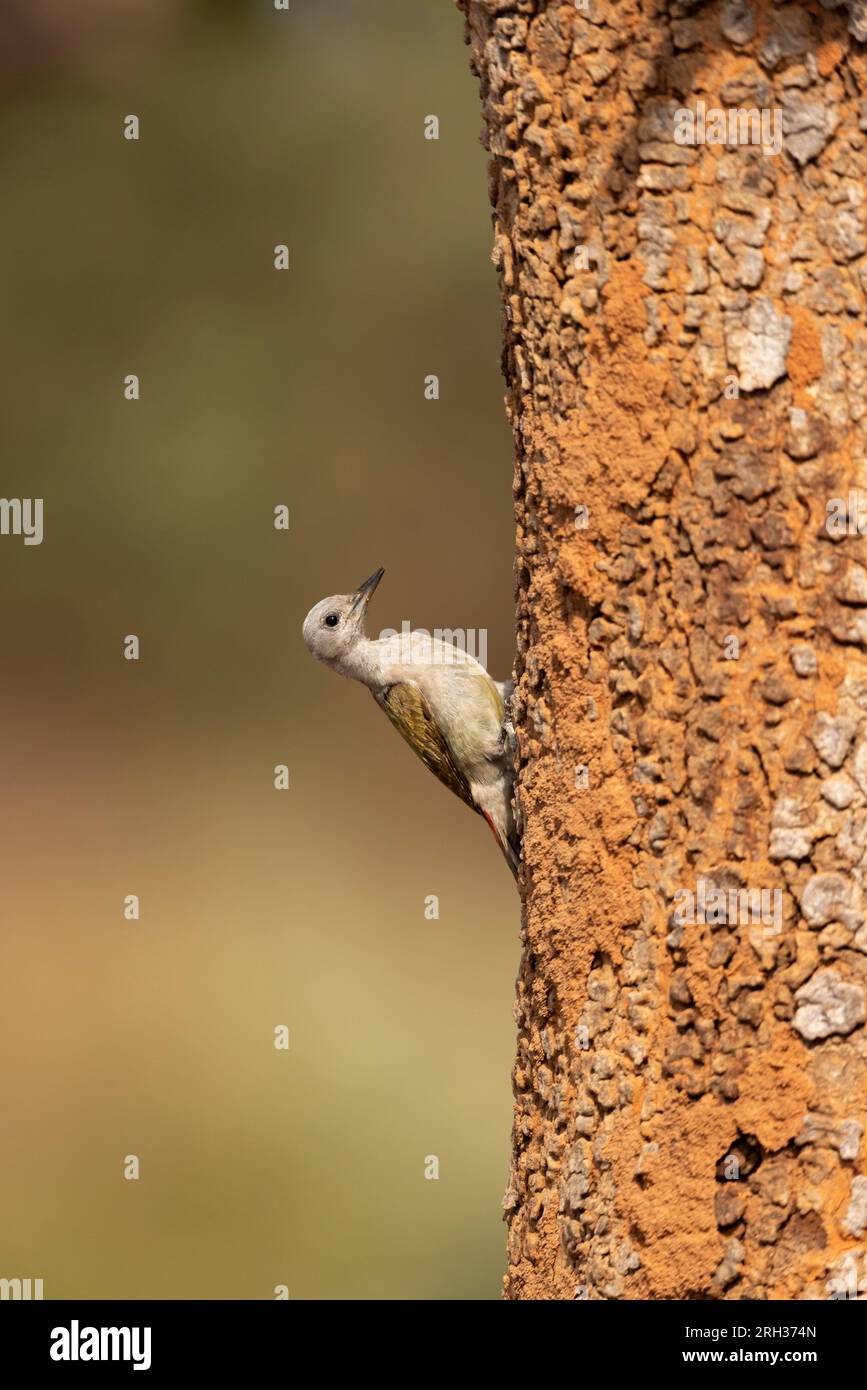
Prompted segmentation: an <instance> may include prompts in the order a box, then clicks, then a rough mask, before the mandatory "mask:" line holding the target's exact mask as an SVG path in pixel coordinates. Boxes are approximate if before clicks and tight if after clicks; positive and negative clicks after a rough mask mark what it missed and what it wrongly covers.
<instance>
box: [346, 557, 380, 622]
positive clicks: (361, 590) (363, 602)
mask: <svg viewBox="0 0 867 1390" xmlns="http://www.w3.org/2000/svg"><path fill="white" fill-rule="evenodd" d="M384 574H385V570H384V569H383V568H382V566H380V568H379V569H378V570H374V571H373V574H372V575H371V576H370V578H369V579H365V581H364V583H363V584H359V586H358V588H357V589H356V591H355V594H354V597H353V599H352V604H351V606H350V609H349V611H350V613H355V612H356V611H357V610H358V609H361V611H362V612H364V609H365V608H366V607H367V605H368V603H369V602H370V599H371V597H372V595H373V592H374V590H375V588H376V586H377V584H378V583H379V581H380V579H381V578H382V576H383V575H384Z"/></svg>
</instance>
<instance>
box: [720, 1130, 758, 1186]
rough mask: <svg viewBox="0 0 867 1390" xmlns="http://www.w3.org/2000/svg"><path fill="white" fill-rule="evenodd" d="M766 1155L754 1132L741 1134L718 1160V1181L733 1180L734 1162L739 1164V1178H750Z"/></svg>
mask: <svg viewBox="0 0 867 1390" xmlns="http://www.w3.org/2000/svg"><path fill="white" fill-rule="evenodd" d="M764 1156H765V1151H764V1149H763V1148H762V1146H761V1144H760V1143H759V1141H758V1139H757V1138H756V1136H755V1135H754V1134H739V1135H738V1137H737V1139H735V1141H734V1143H733V1144H731V1145H730V1147H729V1148H728V1150H727V1151H726V1152H725V1153H724V1154H723V1156H722V1158H720V1159H719V1161H718V1162H717V1165H716V1178H717V1182H731V1181H732V1180H733V1172H732V1169H733V1165H734V1163H736V1164H737V1178H748V1177H749V1176H750V1174H751V1173H754V1172H755V1171H756V1169H757V1168H758V1166H759V1164H760V1163H761V1161H762V1159H763V1158H764Z"/></svg>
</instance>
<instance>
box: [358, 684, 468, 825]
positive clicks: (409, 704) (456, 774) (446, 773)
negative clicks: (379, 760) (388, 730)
mask: <svg viewBox="0 0 867 1390" xmlns="http://www.w3.org/2000/svg"><path fill="white" fill-rule="evenodd" d="M374 698H375V700H376V703H377V704H378V705H380V706H381V708H382V709H384V710H385V712H386V714H387V715H388V717H389V719H390V720H391V722H392V724H393V725H394V727H395V728H396V729H397V732H398V733H399V734H400V736H401V738H403V739H405V740H406V742H407V743H408V744H409V746H410V748H411V749H412V750H413V752H414V753H416V754H417V755H418V756H419V757H420V758H421V760H422V762H423V763H424V765H425V767H426V768H429V769H430V771H431V772H432V773H433V774H434V776H435V777H438V778H439V779H440V781H441V782H444V783H445V785H446V786H447V787H448V788H449V789H450V790H451V791H453V792H454V793H455V795H456V796H459V797H460V798H461V801H465V802H466V803H467V805H468V806H471V807H472V809H473V810H474V811H478V809H479V808H478V807H477V806H476V804H475V802H474V801H473V797H472V793H471V791H470V784H469V782H468V781H467V779H466V777H465V776H464V774H463V773H462V772H461V770H460V768H459V767H458V765H457V763H456V762H455V758H454V754H453V753H452V750H451V749H450V748H449V745H448V743H447V742H446V740H445V739H444V738H443V735H442V734H441V732H440V730H439V728H438V727H437V724H436V721H435V719H434V717H433V715H432V714H431V711H430V707H429V705H428V703H427V701H426V700H425V698H424V696H423V695H422V693H421V691H420V690H419V688H418V686H417V685H410V684H407V683H405V682H399V683H398V684H397V685H391V686H389V687H388V689H387V690H385V691H383V692H382V693H381V694H377V695H375V696H374Z"/></svg>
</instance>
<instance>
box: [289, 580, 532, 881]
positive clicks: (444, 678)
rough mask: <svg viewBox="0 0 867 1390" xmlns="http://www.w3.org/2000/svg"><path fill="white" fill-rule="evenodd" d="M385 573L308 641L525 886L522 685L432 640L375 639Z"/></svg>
mask: <svg viewBox="0 0 867 1390" xmlns="http://www.w3.org/2000/svg"><path fill="white" fill-rule="evenodd" d="M384 573H385V570H383V569H378V570H375V571H374V573H373V574H372V575H371V576H370V578H369V579H365V581H364V583H363V584H361V585H359V587H358V588H357V589H356V590H355V592H354V593H352V594H337V595H335V597H333V598H324V599H322V601H321V603H317V604H316V605H315V606H314V607H313V608H311V609H310V612H309V613H308V614H307V617H306V618H305V619H304V627H303V629H302V631H303V636H304V641H305V643H306V645H307V647H308V649H309V651H310V652H311V653H312V654H313V656H315V657H316V659H317V661H322V662H324V664H325V665H326V666H330V667H331V669H332V670H334V671H337V672H339V673H340V675H341V676H348V677H349V678H350V679H352V680H357V681H360V682H361V684H362V685H366V686H367V688H368V690H369V691H370V692H371V694H372V695H373V698H374V700H375V701H376V703H377V704H378V705H379V708H380V709H381V710H384V711H385V713H386V714H387V715H388V717H389V719H390V720H391V722H392V724H393V725H394V727H395V728H396V729H397V731H398V733H399V734H400V735H401V737H402V738H403V739H405V740H406V742H407V743H408V744H409V746H410V748H411V749H412V750H413V752H414V753H416V754H417V755H418V757H419V758H421V760H422V762H423V763H424V765H425V767H427V768H429V769H430V771H431V772H432V773H434V775H435V776H436V777H438V778H439V780H440V781H441V782H444V783H445V785H446V786H447V787H449V788H450V790H451V791H453V792H454V793H455V795H456V796H459V797H460V798H461V800H462V801H465V802H466V804H467V805H468V806H470V807H472V809H473V810H474V811H477V812H478V814H479V815H480V816H484V818H485V820H486V821H487V822H488V825H489V826H490V827H491V830H492V831H493V834H494V839H495V840H496V841H497V844H498V845H499V847H500V849H501V851H502V853H503V856H504V857H505V860H506V863H507V864H508V865H509V868H510V869H511V871H512V873H513V874H514V876H515V878H516V879H517V877H518V865H519V863H520V858H519V845H518V838H517V834H516V831H515V822H514V818H513V815H512V772H511V767H510V760H509V750H508V748H507V746H506V740H507V737H508V735H509V734H510V732H511V724H510V722H509V699H510V696H511V693H512V689H513V683H512V682H511V681H495V680H492V679H491V677H490V676H489V675H488V673H487V671H486V670H485V668H484V666H482V665H481V664H480V663H479V662H478V661H476V659H475V658H474V657H472V656H470V655H469V654H468V653H467V652H465V651H462V650H461V648H460V647H457V646H455V645H454V644H453V643H451V642H444V641H443V640H442V639H441V638H438V637H432V636H431V635H430V633H428V632H409V633H401V634H394V635H393V636H385V637H379V638H376V639H372V638H370V637H368V636H367V634H366V633H365V630H364V619H365V614H366V612H367V605H368V604H369V602H370V600H371V597H372V596H373V593H374V591H375V589H376V586H377V585H378V583H379V581H380V579H381V578H382V576H383V574H384Z"/></svg>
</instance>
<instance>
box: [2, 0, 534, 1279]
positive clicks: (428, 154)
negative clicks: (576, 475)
mask: <svg viewBox="0 0 867 1390" xmlns="http://www.w3.org/2000/svg"><path fill="white" fill-rule="evenodd" d="M0 38H2V45H0V48H2V54H3V56H2V58H0V83H2V102H3V129H4V138H3V140H2V146H0V164H2V173H3V183H4V186H5V188H6V191H7V198H6V211H5V216H4V233H3V235H4V239H5V248H4V255H3V257H2V266H0V277H2V293H3V307H4V318H5V322H6V340H7V353H6V360H5V363H4V370H3V373H2V378H0V392H2V406H0V408H2V418H3V429H4V436H5V437H4V446H5V447H4V451H3V484H2V492H3V495H5V496H6V497H18V496H20V497H24V496H26V497H37V496H41V497H43V498H44V499H45V539H44V543H43V544H42V546H40V547H24V546H23V544H22V541H21V539H20V538H14V537H12V536H6V537H0V577H2V587H3V595H4V602H3V604H2V606H0V639H2V653H3V672H4V678H3V682H2V687H0V689H2V711H0V713H2V739H3V773H4V784H5V795H4V796H3V798H2V817H3V825H2V832H3V844H4V847H5V851H6V853H5V856H4V895H3V897H4V914H3V917H4V922H3V931H2V935H0V979H2V986H0V989H2V1008H0V1035H2V1047H3V1056H4V1059H5V1066H4V1068H3V1073H2V1081H0V1100H2V1110H3V1116H4V1124H3V1126H2V1130H0V1172H2V1178H3V1181H2V1187H0V1192H2V1196H0V1275H2V1276H4V1277H14V1276H17V1277H33V1278H36V1277H41V1278H43V1279H44V1281H45V1294H46V1297H48V1298H61V1297H83V1298H96V1297H114V1298H143V1297H163V1298H270V1297H272V1296H273V1289H274V1286H275V1285H276V1284H281V1283H285V1284H288V1286H289V1290H290V1295H291V1296H292V1297H294V1298H381V1297H391V1298H496V1297H498V1296H499V1288H500V1276H501V1273H502V1270H503V1265H504V1253H503V1251H504V1237H505V1231H504V1227H503V1226H502V1223H501V1212H500V1201H501V1197H502V1193H503V1190H504V1187H505V1182H506V1176H507V1167H508V1153H509V1128H510V1123H511V1103H510V1088H509V1073H510V1067H511V1062H512V1050H513V1024H512V1019H511V1002H512V990H513V979H514V975H515V972H516V966H517V957H518V949H519V940H518V925H519V913H518V904H517V899H516V896H515V892H514V888H513V886H512V883H511V880H510V877H509V874H508V872H507V870H506V868H505V866H504V865H503V863H502V861H501V860H500V858H499V856H498V854H497V851H496V848H495V846H494V844H493V842H492V840H491V837H490V835H489V834H488V832H487V829H486V827H485V826H484V824H483V822H482V821H481V819H479V818H476V817H473V816H472V815H471V813H470V812H468V811H467V810H466V808H464V807H463V806H461V804H460V803H459V802H458V801H457V800H456V799H454V798H452V797H450V796H449V793H448V792H447V791H446V790H445V789H444V788H442V787H440V786H439V785H438V784H437V783H436V782H435V781H434V780H433V779H432V778H431V777H430V776H429V774H428V773H427V772H426V771H425V770H424V768H423V767H422V766H421V764H420V763H417V762H416V761H415V760H414V759H413V757H412V755H411V753H410V752H409V750H408V749H406V748H405V747H404V745H403V744H402V743H401V741H400V740H399V739H398V738H397V736H396V735H395V734H394V732H393V731H392V730H391V729H390V728H389V726H388V724H387V721H385V720H384V719H383V718H382V715H381V714H380V713H379V711H378V710H377V709H376V708H375V706H374V704H373V702H372V700H370V698H369V697H368V696H367V695H366V693H365V692H364V691H363V690H361V689H360V688H359V687H356V686H353V685H350V684H349V683H348V682H345V681H341V680H339V679H338V678H337V677H336V676H334V675H333V674H332V673H331V672H329V671H327V670H326V669H325V668H324V667H321V666H318V665H316V664H315V663H314V662H313V661H312V660H311V659H310V658H309V657H308V655H307V653H306V651H305V649H304V647H303V645H302V643H301V638H300V628H301V622H302V619H303V617H304V614H305V613H306V611H307V609H308V608H309V607H310V606H311V605H312V604H313V603H314V602H315V601H316V600H318V599H319V598H321V597H323V596H324V595H326V594H329V593H333V592H335V591H337V592H342V591H346V590H348V589H350V588H352V587H354V586H355V585H356V584H357V583H358V582H359V581H360V580H361V579H362V578H363V577H364V576H366V575H367V574H368V573H369V572H370V571H371V570H372V569H374V568H375V567H376V566H377V565H379V564H383V565H385V566H386V570H387V574H386V578H385V580H384V581H383V584H382V586H381V588H380V590H379V592H378V594H377V597H376V600H375V604H374V605H373V607H372V611H371V618H372V622H373V625H374V626H375V627H377V628H379V627H385V626H394V627H399V626H400V624H401V622H402V621H403V620H404V619H408V620H409V621H411V622H412V623H413V625H416V626H418V625H422V626H427V627H434V626H440V627H467V628H470V627H472V628H479V627H482V628H486V629H487V631H488V658H489V666H490V668H491V670H492V671H493V673H494V674H495V675H496V676H497V677H502V676H504V675H505V674H506V673H507V672H508V670H509V668H510V666H511V661H512V650H513V592H512V590H513V578H512V568H511V555H512V523H511V440H510V437H509V435H508V431H507V428H506V424H505V420H504V416H503V410H502V388H501V382H500V376H499V367H498V359H499V307H498V300H497V292H496V281H495V276H494V272H493V270H492V268H491V266H490V260H489V256H490V245H491V229H490V216H489V211H488V205H487V195H486V171H485V156H484V152H483V151H482V149H481V148H480V145H479V142H478V132H479V126H480V117H479V110H478V95H477V90H476V83H475V80H474V79H473V78H472V77H471V75H470V73H469V70H468V64H467V53H466V50H465V48H464V45H463V42H462V19H461V17H460V15H459V14H458V13H457V11H456V10H455V9H454V7H453V6H452V4H451V3H450V0H428V2H427V3H425V0H413V3H412V4H411V5H410V4H407V3H406V0H356V3H338V0H291V6H290V10H289V12H288V13H284V12H279V11H275V10H274V8H273V3H272V0H255V3H254V0H246V2H242V0H235V2H234V3H229V0H223V3H219V4H216V3H210V4H205V3H199V4H195V3H191V0H190V2H187V3H183V2H182V0H123V3H119V2H118V0H76V2H75V4H74V5H69V4H68V3H66V0H4V6H3V12H2V18H0ZM129 113H135V114H137V115H138V116H139V118H140V121H141V138H140V140H139V141H138V142H137V143H134V142H129V141H127V140H125V139H123V138H122V129H123V118H124V116H125V115H127V114H129ZM428 114H436V115H437V116H438V117H439V119H440V139H439V141H438V142H433V141H426V140H425V139H424V138H423V122H424V117H425V116H426V115H428ZM280 242H285V243H286V244H287V245H288V246H289V248H290V262H291V268H290V270H289V272H288V273H279V272H277V271H275V270H274V268H273V248H274V246H275V244H277V243H280ZM131 372H134V373H136V374H138V375H139V377H140V379H141V399H140V401H138V402H128V401H125V400H124V398H123V389H122V388H123V378H124V376H126V375H127V374H128V373H131ZM431 372H435V373H437V374H438V375H439V377H440V382H441V399H440V400H439V401H438V402H429V401H426V400H425V399H424V394H423V379H424V377H425V375H426V374H428V373H431ZM278 503H286V504H287V505H288V506H289V508H290V515H291V524H290V530H289V532H288V534H287V533H283V532H276V531H275V530H274V528H273V525H272V518H273V509H274V507H275V505H277V504H278ZM127 633H136V634H138V635H139V637H140V639H141V644H142V656H141V660H140V661H139V662H138V663H131V662H127V661H125V660H124V659H123V657H122V644H123V638H124V636H125V635H126V634H127ZM281 762H285V763H287V764H288V766H289V768H290V782H291V786H290V790H289V791H288V792H285V793H278V792H277V791H275V790H274V789H273V768H274V765H275V764H277V763H281ZM129 893H137V894H139V895H140V897H141V908H142V917H141V921H140V922H138V923H135V922H132V923H131V922H126V921H125V920H124V918H123V915H122V904H123V899H124V897H125V895H126V894H129ZM429 894H437V895H438V896H439V899H440V918H439V920H438V921H435V922H430V921H427V920H425V916H424V899H425V897H426V895H429ZM281 1023H284V1024H287V1025H288V1027H289V1030H290V1039H291V1047H290V1051H289V1052H288V1053H283V1052H276V1051H275V1050H274V1047H273V1030H274V1027H275V1025H277V1024H281ZM130 1153H135V1154H137V1155H138V1156H139V1158H140V1161H141V1180H140V1181H139V1182H137V1183H135V1182H127V1181H124V1179H123V1176H122V1170H123V1159H124V1156H125V1155H126V1154H130ZM428 1154H436V1155H437V1156H438V1158H439V1161H440V1168H441V1176H440V1179H439V1181H438V1182H429V1181H425V1180H424V1176H423V1173H424V1160H425V1156H426V1155H428Z"/></svg>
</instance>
